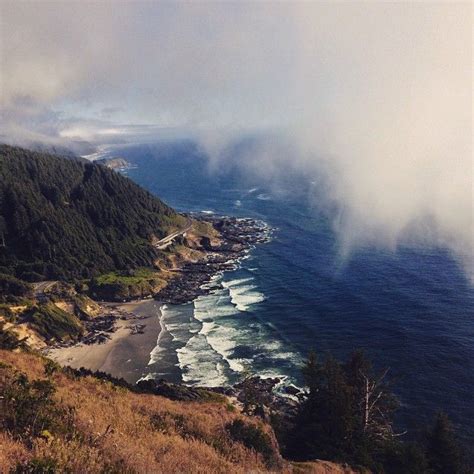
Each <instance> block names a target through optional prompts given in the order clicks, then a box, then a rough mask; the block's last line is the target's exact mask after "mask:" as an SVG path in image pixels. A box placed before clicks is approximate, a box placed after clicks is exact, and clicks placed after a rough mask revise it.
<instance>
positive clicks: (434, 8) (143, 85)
mask: <svg viewBox="0 0 474 474" xmlns="http://www.w3.org/2000/svg"><path fill="white" fill-rule="evenodd" d="M0 14H1V30H0V41H1V43H0V54H1V58H0V60H1V63H0V65H1V74H0V87H1V95H0V107H1V112H2V113H1V118H0V121H1V122H0V123H1V125H2V130H4V131H8V132H6V133H9V134H11V135H14V134H16V135H17V136H19V137H21V136H22V133H23V134H24V135H25V136H26V135H31V134H33V135H35V136H38V137H39V136H44V137H49V139H53V140H60V141H64V140H67V139H70V138H71V137H74V138H76V139H77V138H78V137H79V138H81V137H82V138H87V139H88V140H91V141H93V142H94V143H102V142H105V141H107V140H110V141H115V142H116V141H117V140H132V139H133V140H135V139H140V138H143V137H146V138H147V139H148V138H149V137H151V136H153V134H154V133H156V134H157V135H160V134H161V132H169V131H170V130H171V131H173V134H177V133H179V132H178V131H181V133H182V134H183V135H184V134H187V135H192V136H194V137H197V138H198V139H199V140H200V142H201V144H202V146H203V147H205V148H206V149H207V150H209V152H210V155H211V164H212V166H214V167H215V168H216V167H217V168H218V167H220V166H224V165H225V164H224V162H225V161H226V160H228V159H229V158H228V153H227V152H228V150H229V149H230V148H229V146H230V145H229V143H231V144H232V143H235V141H236V140H238V137H239V136H241V135H245V136H247V135H248V134H249V133H252V134H253V135H255V133H256V132H260V133H261V134H262V136H263V137H264V138H262V139H261V140H260V145H258V146H257V145H255V146H254V147H253V151H252V154H249V153H247V152H246V153H244V152H242V154H243V155H245V156H242V157H241V161H242V166H243V167H245V169H246V170H247V172H249V173H250V172H251V173H253V174H257V175H258V174H262V175H263V174H265V173H268V172H269V171H270V172H271V175H272V176H273V177H274V179H278V177H279V176H280V175H281V173H282V170H284V169H286V167H292V168H293V169H299V170H304V171H305V172H308V173H312V174H314V175H315V176H322V175H324V176H325V184H324V190H325V202H326V204H327V205H328V206H330V207H331V208H335V209H337V213H336V214H335V217H334V227H335V229H336V230H337V231H338V235H339V238H340V244H341V249H342V251H343V253H350V252H351V251H352V249H353V248H354V247H357V246H358V245H365V244H367V243H370V244H372V245H380V246H387V247H389V248H396V247H397V245H399V244H400V242H402V241H407V240H408V239H410V240H413V239H414V238H415V237H416V240H418V241H423V242H425V243H429V244H430V245H443V246H447V247H448V248H450V249H451V250H452V251H453V253H454V254H455V255H456V256H457V258H458V259H459V260H460V261H461V262H462V263H463V264H464V265H465V266H466V268H467V269H468V272H472V271H473V259H474V257H473V235H474V228H473V199H472V36H471V30H472V5H471V3H469V2H466V3H454V2H450V3H434V2H410V3H409V2H397V3H385V2H361V3H355V2H348V3H344V2H340V3H339V2H338V3H320V2H314V3H310V2H304V3H303V2H301V3H299V2H291V3H290V2H286V3H283V2H282V3H273V2H255V3H229V2H223V3H198V2H196V3H166V2H139V1H137V2H100V3H99V2H97V3H96V2H87V3H84V2H72V1H71V2H26V1H25V2H12V1H8V0H4V1H3V2H2V3H1V4H0ZM140 124H149V125H148V126H140ZM4 133H5V132H4ZM137 137H138V138H137ZM319 198H320V196H318V199H319Z"/></svg>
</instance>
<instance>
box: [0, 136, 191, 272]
mask: <svg viewBox="0 0 474 474" xmlns="http://www.w3.org/2000/svg"><path fill="white" fill-rule="evenodd" d="M185 222H186V220H185V218H184V217H183V216H180V215H178V214H177V213H176V212H175V211H173V210H172V209H171V208H170V207H168V206H166V205H165V204H164V203H163V202H161V201H160V200H159V199H158V198H156V197H154V196H153V195H151V194H150V193H148V192H147V191H145V190H144V189H142V188H140V187H139V186H138V185H136V184H135V183H133V182H132V181H131V180H129V179H127V178H125V177H123V176H121V175H120V174H118V173H115V172H114V171H112V170H110V169H108V168H106V167H104V166H100V165H97V164H93V163H84V162H82V161H79V160H70V159H69V160H67V159H64V158H61V157H58V156H54V155H50V154H46V153H39V152H33V151H29V150H24V149H22V148H15V147H10V146H6V145H2V146H0V273H7V274H12V275H14V276H15V277H17V278H21V279H24V280H29V281H36V280H41V279H61V278H68V279H72V278H76V279H77V278H87V277H90V276H93V275H97V274H100V273H104V272H107V271H111V270H116V269H128V268H136V267H138V266H151V265H153V263H154V261H155V259H156V255H157V251H156V249H155V248H154V247H153V245H152V243H151V242H152V241H153V239H157V238H161V237H163V236H164V235H166V234H167V233H169V232H171V231H173V230H175V229H176V228H179V227H181V226H183V225H184V224H185Z"/></svg>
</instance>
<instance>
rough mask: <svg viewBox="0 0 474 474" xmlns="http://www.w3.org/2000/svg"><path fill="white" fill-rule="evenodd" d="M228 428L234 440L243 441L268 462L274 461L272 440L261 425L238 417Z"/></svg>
mask: <svg viewBox="0 0 474 474" xmlns="http://www.w3.org/2000/svg"><path fill="white" fill-rule="evenodd" d="M226 428H227V431H228V432H229V434H230V437H231V438H232V439H233V440H234V441H237V442H239V443H242V444H243V445H244V446H245V447H246V448H250V449H253V450H255V451H256V452H257V453H260V454H261V455H262V456H263V458H264V459H265V461H266V462H267V463H271V462H272V461H273V455H274V449H273V445H272V440H271V438H270V436H269V435H268V434H267V433H265V432H264V431H263V430H262V429H261V428H260V427H258V426H256V425H251V424H247V423H245V422H244V421H243V420H241V419H237V420H234V421H232V422H231V423H229V424H228V425H227V426H226Z"/></svg>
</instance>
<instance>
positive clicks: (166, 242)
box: [154, 217, 193, 250]
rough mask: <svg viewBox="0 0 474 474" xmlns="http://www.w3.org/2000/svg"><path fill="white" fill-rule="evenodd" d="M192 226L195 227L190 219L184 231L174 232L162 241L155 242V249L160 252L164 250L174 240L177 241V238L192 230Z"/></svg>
mask: <svg viewBox="0 0 474 474" xmlns="http://www.w3.org/2000/svg"><path fill="white" fill-rule="evenodd" d="M192 225H193V221H192V219H190V218H189V217H188V218H187V222H186V227H185V228H184V229H181V230H177V231H176V232H173V233H172V234H169V235H167V236H166V237H163V238H162V239H160V240H158V241H157V242H155V244H154V247H155V248H157V249H158V250H164V249H165V248H167V247H168V246H170V245H171V244H172V243H173V240H174V239H176V237H179V236H180V235H184V234H185V233H186V232H188V230H189V229H191V227H192Z"/></svg>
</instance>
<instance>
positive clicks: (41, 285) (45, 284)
mask: <svg viewBox="0 0 474 474" xmlns="http://www.w3.org/2000/svg"><path fill="white" fill-rule="evenodd" d="M55 283H57V281H56V280H54V281H53V280H47V281H40V282H38V283H33V291H34V295H35V298H37V299H39V300H41V299H45V298H46V293H47V291H48V290H49V289H51V287H52V286H53V285H54V284H55Z"/></svg>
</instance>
